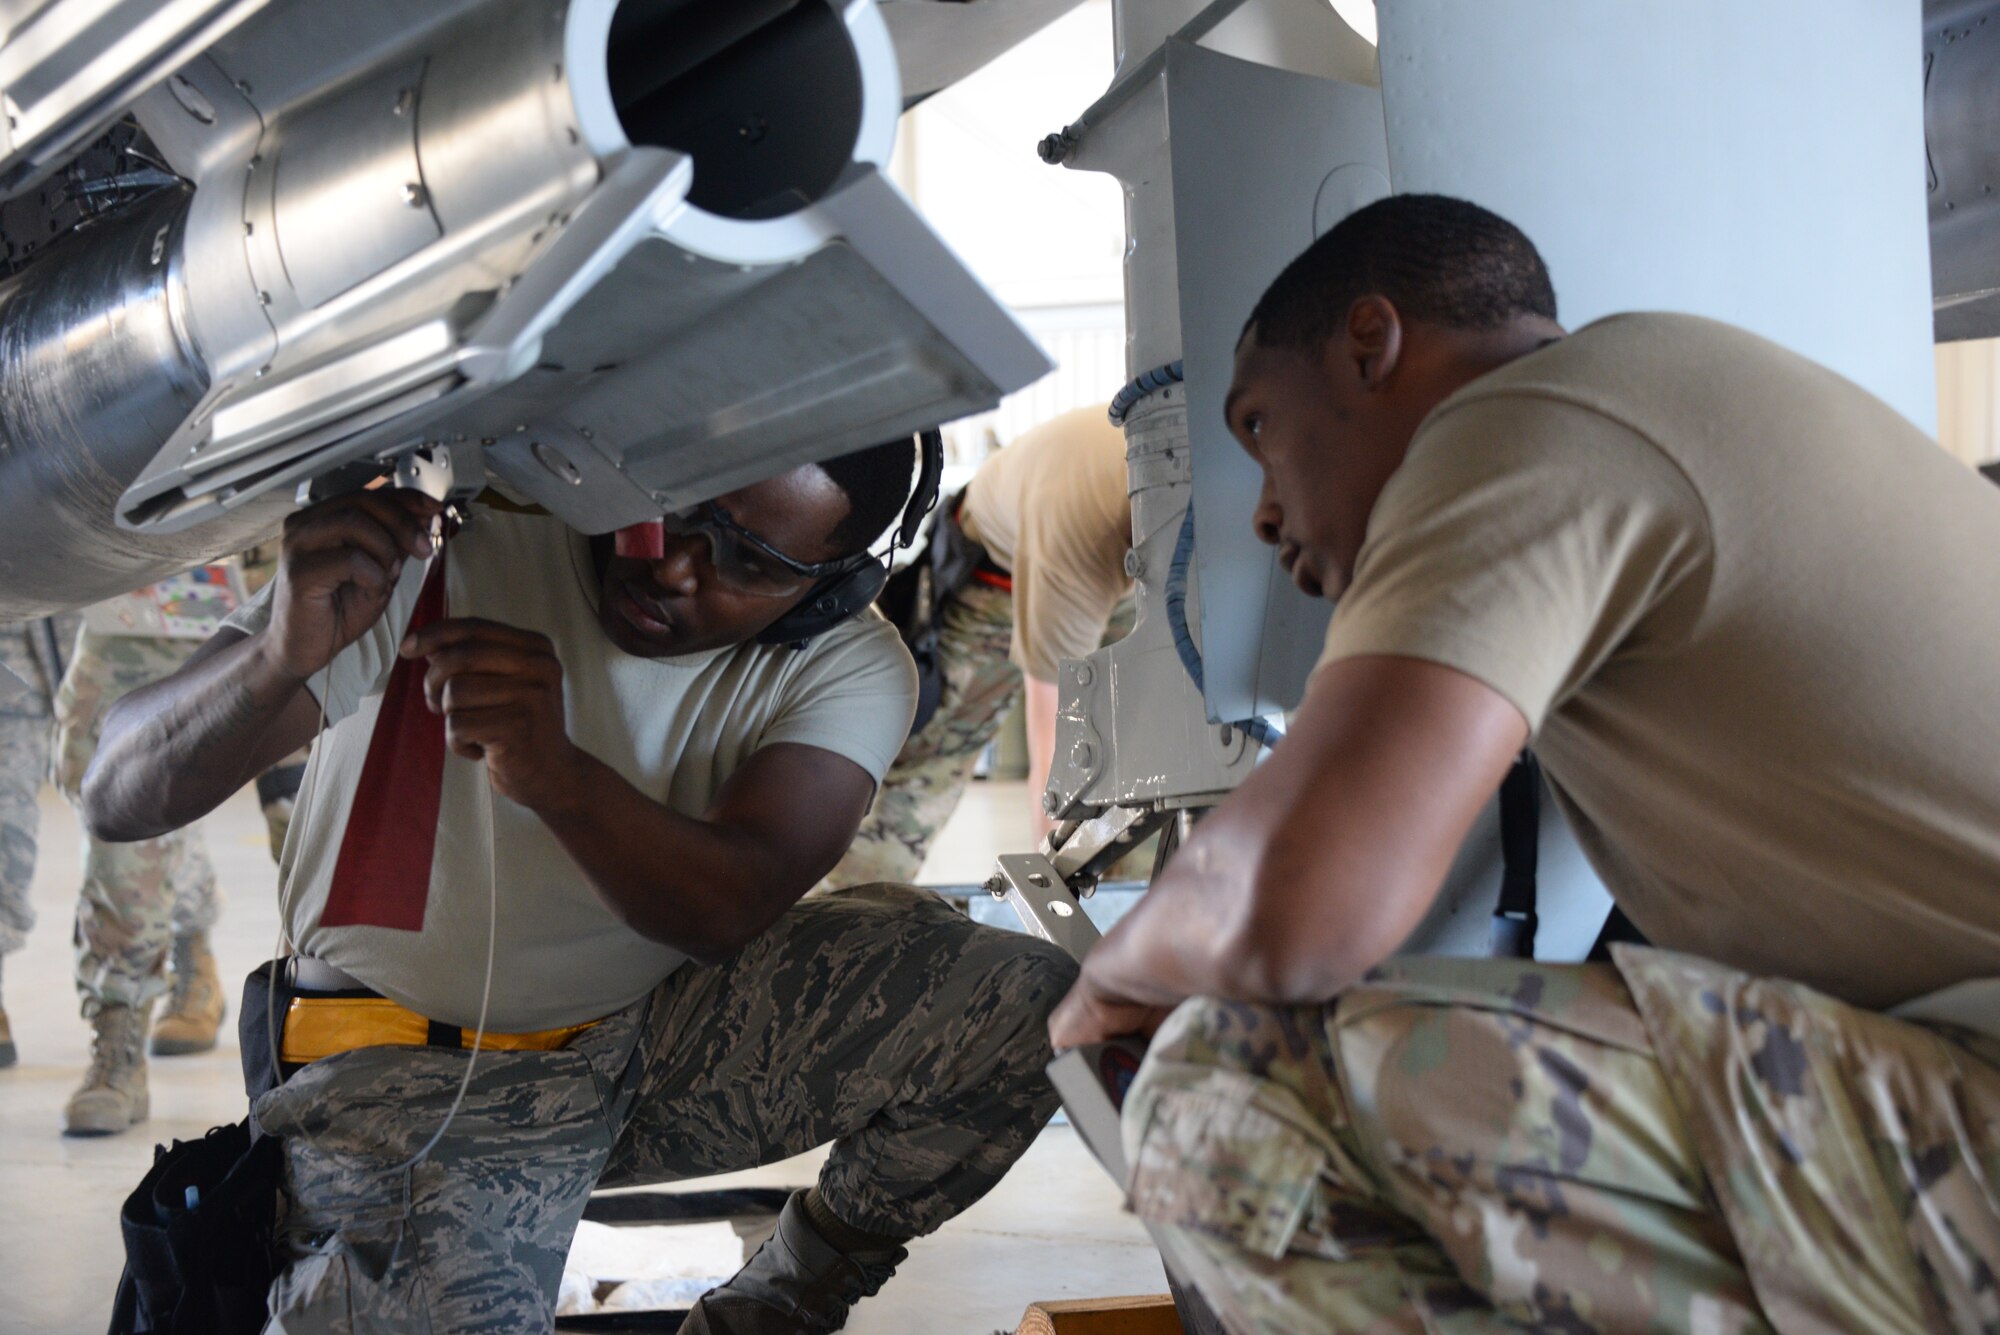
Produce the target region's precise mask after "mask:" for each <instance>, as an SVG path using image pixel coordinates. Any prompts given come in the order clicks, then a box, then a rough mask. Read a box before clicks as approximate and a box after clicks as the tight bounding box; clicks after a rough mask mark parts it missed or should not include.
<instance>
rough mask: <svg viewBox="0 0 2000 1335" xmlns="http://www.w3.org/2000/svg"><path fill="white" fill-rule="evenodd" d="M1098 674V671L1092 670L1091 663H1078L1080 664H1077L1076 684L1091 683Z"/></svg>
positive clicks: (1085, 684) (1086, 684) (1084, 684)
mask: <svg viewBox="0 0 2000 1335" xmlns="http://www.w3.org/2000/svg"><path fill="white" fill-rule="evenodd" d="M1096 675H1097V674H1096V673H1094V672H1092V671H1091V670H1090V664H1088V663H1078V664H1077V665H1076V684H1077V685H1079V686H1088V685H1090V683H1091V682H1092V681H1094V680H1096Z"/></svg>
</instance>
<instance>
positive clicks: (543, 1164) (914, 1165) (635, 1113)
mask: <svg viewBox="0 0 2000 1335" xmlns="http://www.w3.org/2000/svg"><path fill="white" fill-rule="evenodd" d="M1075 976H1076V968H1075V965H1074V964H1073V963H1072V962H1071V961H1070V960H1069V958H1068V957H1067V956H1065V955H1064V954H1062V952H1060V951H1058V950H1057V949H1055V948H1054V947H1052V946H1049V945H1047V944H1046V943H1044V942H1040V941H1036V940H1033V939H1031V938H1028V937H1024V936H1020V935H1017V934H1014V933H1009V932H1002V931H998V930H996V929H993V928H986V927H980V926H977V925H975V924H973V923H970V922H968V921H966V920H965V918H963V917H962V916H961V915H960V914H959V913H958V912H957V911H956V910H954V909H952V908H951V907H949V906H948V905H946V904H944V903H943V902H942V901H941V900H939V899H937V898H936V897H935V896H931V895H928V894H925V893H923V892H921V891H917V890H914V889H911V888H909V887H904V886H875V887H866V888H863V889H860V890H857V891H855V892H853V893H851V894H847V895H841V896H836V897H832V898H824V899H809V900H806V901H804V902H802V903H800V904H799V905H797V906H796V907H795V908H793V910H792V911H791V912H790V913H788V914H787V915H786V916H785V917H784V918H782V919H781V920H780V921H779V922H778V924H777V925H776V926H774V927H773V928H771V930H769V931H768V932H766V933H765V934H764V935H763V936H761V937H759V938H758V939H757V940H755V941H753V942H752V943H751V944H750V945H748V946H746V947H745V948H744V949H743V950H742V951H741V952H740V953H738V954H737V955H736V956H735V957H734V958H733V959H731V960H729V961H728V962H726V963H723V964H720V965H715V966H712V967H702V966H697V965H694V964H687V965H683V966H682V967H681V968H680V969H679V970H677V971H676V972H675V973H674V974H672V975H671V976H670V977H668V978H667V979H666V981H664V982H663V983H661V984H660V985H659V986H658V987H657V988H656V989H654V991H653V992H652V994H651V995H650V996H648V997H647V998H645V999H644V1000H642V1001H640V1002H638V1003H636V1004H635V1005H633V1006H630V1007H628V1008H626V1009H625V1010H622V1011H620V1012H618V1013H616V1014H614V1015H612V1016H611V1017H609V1018H608V1019H606V1020H605V1021H603V1022H602V1023H600V1024H598V1025H596V1026H595V1027H594V1028H591V1029H589V1030H586V1031H585V1032H584V1033H583V1034H581V1035H580V1036H578V1037H577V1038H576V1039H574V1040H572V1041H571V1042H570V1043H569V1045H568V1046H567V1047H565V1048H563V1049H560V1050H558V1051H554V1052H494V1051H489V1052H482V1053H480V1054H479V1057H478V1064H477V1066H476V1067H475V1068H474V1074H473V1077H472V1083H471V1088H470V1090H469V1092H468V1093H467V1095H466V1100H465V1105H464V1106H463V1107H462V1108H460V1110H459V1112H458V1115H457V1117H456V1118H455V1119H454V1120H453V1121H452V1123H451V1125H450V1127H449V1128H448V1129H447V1131H446V1132H445V1134H444V1137H443V1139H442V1140H441V1141H440V1142H439V1144H438V1146H437V1148H436V1149H435V1150H433V1151H432V1153H431V1154H430V1156H429V1157H428V1158H427V1159H425V1160H424V1162H422V1163H421V1164H419V1165H418V1166H417V1167H415V1168H414V1169H412V1170H410V1171H408V1172H407V1173H399V1172H397V1171H395V1170H396V1168H397V1166H398V1165H399V1164H401V1163H403V1162H404V1161H405V1160H407V1159H409V1158H410V1157H412V1156H413V1155H414V1154H415V1153H416V1152H417V1151H418V1149H420V1148H421V1147H422V1146H423V1145H424V1143H425V1142H426V1141H427V1140H429V1139H430V1138H431V1136H432V1134H433V1133H435V1132H436V1131H437V1129H438V1127H439V1126H440V1125H441V1124H442V1123H443V1122H444V1118H445V1114H446V1110H447V1109H448V1108H449V1107H450V1105H451V1101H452V1097H453V1095H454V1094H455V1093H456V1091H457V1088H458V1084H459V1081H460V1079H461V1078H462V1076H463V1074H464V1070H465V1065H464V1064H465V1061H466V1060H467V1057H466V1054H464V1053H461V1052H456V1051H452V1050H449V1049H432V1048H410V1047H375V1048H362V1049H357V1050H355V1051H352V1052H346V1053H341V1054H339V1055H336V1056H333V1057H328V1058H324V1059H322V1060H320V1061H317V1062H314V1063H312V1064H311V1065H309V1066H306V1067H305V1068H303V1069H302V1070H300V1071H299V1072H297V1073H296V1074H294V1075H293V1076H292V1077H291V1078H290V1079H289V1080H287V1081H286V1082H285V1083H283V1084H281V1085H279V1086H278V1087H277V1088H275V1089H273V1090H270V1091H269V1092H267V1093H265V1094H263V1095H261V1096H260V1097H259V1098H258V1099H257V1100H256V1101H255V1103H254V1104H253V1105H252V1110H253V1116H254V1117H255V1119H256V1121H257V1123H258V1124H259V1125H260V1126H261V1127H263V1128H264V1129H265V1130H267V1131H269V1132H271V1133H273V1134H275V1135H278V1136H280V1137H282V1138H283V1140H284V1150H285V1156H286V1158H285V1176H286V1188H285V1196H286V1206H285V1211H284V1215H283V1219H282V1223H281V1229H280V1235H281V1243H282V1245H283V1247H284V1248H285V1250H286V1251H287V1253H288V1254H289V1256H290V1258H291V1259H290V1265H289V1268H288V1269H287V1270H286V1272H285V1273H284V1274H283V1275H281V1276H280V1277H279V1279H278V1280H277V1282H276V1283H275V1284H274V1285H273V1287H272V1291H271V1313H272V1316H271V1321H270V1324H269V1326H267V1327H266V1329H267V1331H270V1332H286V1333H287V1335H301V1333H302V1332H334V1331H339V1332H358V1331H362V1330H366V1331H369V1332H371V1335H373V1333H375V1332H406V1331H424V1332H436V1333H437V1335H444V1332H453V1333H454V1335H469V1333H471V1332H494V1333H495V1335H499V1333H501V1332H505V1335H519V1333H521V1332H532V1331H546V1330H548V1329H550V1326H551V1322H552V1320H553V1318H552V1315H551V1314H552V1312H553V1306H554V1302H555V1296H556V1290H557V1286H558V1283H559V1281H560V1279H561V1276H562V1265H563V1259H564V1257H565V1255H566V1254H567V1252H568V1249H569V1244H570V1238H571V1235H572V1234H573V1233H574V1232H575V1229H576V1224H577V1221H578V1220H579V1219H580V1218H581V1217H582V1213H583V1207H584V1203H585V1201H586V1199H587V1198H588V1197H589V1195H590V1192H591V1190H592V1189H593V1188H594V1187H597V1186H599V1185H603V1186H633V1185H640V1184H646V1183H660V1182H672V1181H678V1180H681V1179H685V1178H692V1177H701V1176H705V1175H708V1174H714V1173H724V1172H730V1171H733V1170H736V1169H743V1168H749V1167H751V1166H753V1165H757V1164H764V1163H770V1162H772V1161H774V1160H777V1159H782V1158H785V1157H787V1156H790V1155H793V1154H798V1153H801V1152H803V1151H805V1150H807V1149H811V1148H812V1147H814V1146H816V1145H821V1144H825V1143H826V1142H828V1141H831V1142H833V1152H832V1155H831V1157H830V1158H829V1159H828V1160H827V1163H826V1166H825V1167H824V1169H822V1171H821V1173H820V1180H819V1187H820V1191H821V1194H822V1195H823V1196H824V1197H825V1199H826V1202H827V1204H828V1206H829V1207H830V1208H831V1209H832V1210H833V1211H834V1213H835V1214H836V1215H838V1216H839V1217H840V1218H841V1219H842V1220H844V1221H846V1222H847V1223H849V1224H852V1225H854V1226H855V1227H857V1228H861V1229H865V1230H868V1231H870V1232H875V1233H883V1234H891V1235H905V1236H914V1235H918V1234H923V1233H928V1232H930V1231H932V1230H933V1229H935V1228H937V1227H938V1226H939V1225H940V1224H942V1223H944V1222H945V1221H946V1220H947V1219H950V1218H951V1217H952V1216H953V1215H955V1214H957V1213H958V1212H959V1211H961V1210H963V1209H965V1208H966V1207H967V1206H968V1205H970V1204H972V1202H974V1201H975V1200H977V1199H978V1198H979V1197H980V1196H982V1195H984V1194H985V1193H986V1191H987V1190H988V1189H989V1188H990V1187H992V1186H993V1184H994V1183H995V1182H997V1181H998V1180H999V1179H1000V1177H1001V1176H1002V1175H1003V1174H1004V1173H1006V1171H1007V1169H1008V1168H1009V1167H1010V1166H1011V1165H1012V1164H1013V1162H1014V1161H1015V1159H1017V1158H1018V1157H1019V1156H1020V1155H1021V1153H1022V1152H1023V1151H1024V1150H1026V1149H1027V1147H1028V1145H1029V1143H1030V1142H1031V1141H1032V1140H1033V1138H1034V1136H1035V1134H1036V1132H1037V1131H1038V1130H1039V1129H1040V1128H1041V1127H1042V1125H1043V1123H1044V1122H1046V1121H1047V1119H1048V1117H1049V1115H1050V1114H1051V1113H1052V1112H1053V1111H1054V1109H1055V1106H1056V1098H1055V1094H1054V1091H1053V1090H1051V1089H1050V1087H1049V1085H1048V1083H1047V1080H1046V1078H1045V1077H1044V1075H1043V1066H1044V1064H1045V1063H1046V1062H1047V1061H1048V1059H1049V1049H1048V1037H1047V1034H1046V1031H1045V1027H1046V1024H1047V1017H1048V1014H1049V1012H1050V1010H1052V1009H1053V1008H1054V1006H1055V1003H1056V1002H1057V1001H1058V1000H1059V999H1060V998H1061V997H1062V995H1063V993H1064V992H1065V991H1066V990H1067V989H1068V987H1069V985H1070V983H1071V982H1072V981H1073V980H1074V978H1075ZM498 985H500V986H505V980H504V979H502V980H499V984H498Z"/></svg>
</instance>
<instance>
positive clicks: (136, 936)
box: [55, 628, 222, 1017]
mask: <svg viewBox="0 0 2000 1335" xmlns="http://www.w3.org/2000/svg"><path fill="white" fill-rule="evenodd" d="M199 647H200V642H199V641H197V640H170V639H150V638H145V637H140V636H129V635H100V634H98V633H96V632H95V631H92V630H89V629H88V628H86V629H84V630H82V631H81V632H79V633H78V635H77V638H76V651H75V653H74V654H73V655H72V657H71V660H70V664H69V670H68V671H67V672H65V673H64V674H63V679H62V686H61V689H59V690H58V691H57V692H56V744H55V745H56V760H55V778H56V785H57V786H58V787H59V788H61V789H62V791H63V794H64V795H65V796H66V797H68V798H69V799H70V800H71V802H72V803H74V802H75V801H76V799H77V794H78V792H79V790H80V789H81V788H82V786H83V776H84V773H85V772H86V771H87V770H88V769H89V768H90V760H91V757H92V756H93V755H95V754H96V751H97V739H98V735H99V733H100V731H101V729H102V727H103V723H104V715H105V712H106V711H107V710H109V709H110V708H111V706H112V705H113V704H114V703H116V702H117V700H118V699H119V698H120V697H121V696H123V695H124V694H125V693H126V692H127V691H132V690H136V689H137V688H139V687H141V686H144V685H146V684H148V683H149V682H154V681H158V680H159V679H160V678H161V677H164V676H166V675H167V674H168V673H170V672H173V671H174V670H176V669H177V668H179V667H180V665H181V664H182V663H184V662H186V661H187V659H188V657H189V656H190V655H191V654H193V653H194V651H195V650H196V649H197V648H199ZM221 909H222V896H221V892H220V890H219V889H218V888H217V886H216V882H215V869H214V867H213V866H212V865H211V864H210V863H209V859H208V845H207V843H206V841H204V840H203V839H202V836H201V830H200V829H199V828H198V827H196V826H189V827H188V828H187V829H184V830H176V831H174V832H173V833H172V834H167V835H162V836H161V837H159V838H158V839H147V840H143V841H141V842H138V843H131V844H111V843H105V842H103V841H101V840H98V839H93V838H91V837H90V836H88V835H86V836H84V846H83V888H82V891H81V892H80V894H79V896H78V901H77V911H76V986H77V991H78V993H79V994H80V995H81V997H82V999H83V1013H84V1015H85V1016H86V1017H89V1016H92V1015H95V1014H96V1013H97V1012H98V1011H99V1010H100V1009H101V1008H103V1007H104V1006H107V1005H117V1006H140V1005H144V1004H145V1003H147V1002H149V1001H151V1000H152V999H153V998H154V997H157V996H159V995H160V994H161V993H163V992H165V991H166V987H167V981H166V962H167V955H168V953H169V951H170V950H171V949H172V946H173V938H174V937H175V936H181V935H186V934H188V933H190V932H195V931H206V930H207V929H208V928H209V927H211V926H213V925H214V923H215V920H216V917H217V915H218V914H219V913H220V912H221Z"/></svg>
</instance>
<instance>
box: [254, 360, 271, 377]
mask: <svg viewBox="0 0 2000 1335" xmlns="http://www.w3.org/2000/svg"><path fill="white" fill-rule="evenodd" d="M269 374H271V364H270V363H269V362H266V363H264V364H263V365H262V366H260V367H258V368H257V378H258V379H259V380H262V379H263V378H264V377H265V376H267V375H269Z"/></svg>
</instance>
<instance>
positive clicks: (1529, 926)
mask: <svg viewBox="0 0 2000 1335" xmlns="http://www.w3.org/2000/svg"><path fill="white" fill-rule="evenodd" d="M1541 826H1542V766H1541V762H1540V761H1538V760H1536V759H1535V753H1534V752H1532V751H1523V752H1521V754H1520V755H1519V756H1518V757H1517V758H1516V759H1515V761H1514V767H1513V768H1512V769H1510V770H1508V771H1507V777H1506V778H1505V779H1503V780H1502V781H1501V783H1500V865H1501V872H1500V903H1499V905H1498V906H1497V907H1496V908H1495V909H1494V910H1493V938H1492V942H1493V944H1492V949H1493V954H1494V956H1495V957H1497V958H1501V959H1522V960H1531V959H1533V958H1534V957H1535V928H1536V926H1537V925H1538V923H1539V919H1538V918H1537V916H1536V914H1535V859H1536V847H1537V844H1538V843H1539V840H1540V835H1541Z"/></svg>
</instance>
